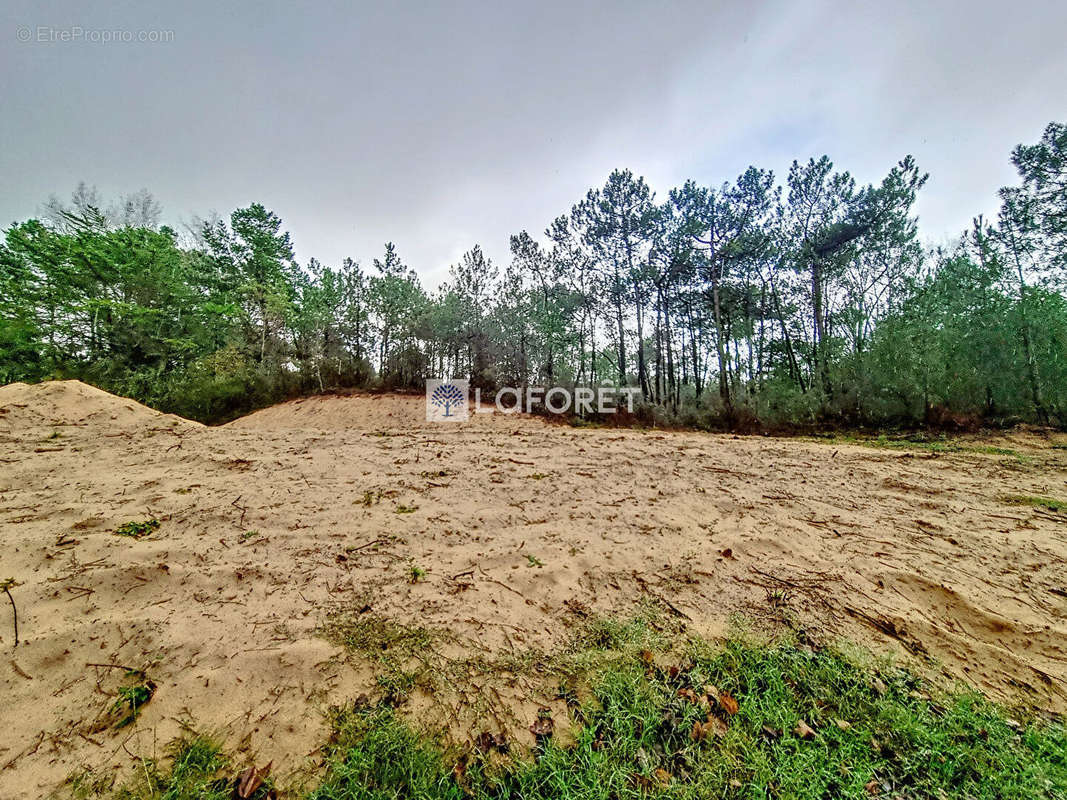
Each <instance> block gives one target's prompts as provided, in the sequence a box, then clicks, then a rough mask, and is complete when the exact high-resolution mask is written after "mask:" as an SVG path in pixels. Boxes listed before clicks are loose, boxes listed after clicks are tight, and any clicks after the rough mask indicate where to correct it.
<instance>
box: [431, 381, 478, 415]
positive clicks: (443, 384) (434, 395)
mask: <svg viewBox="0 0 1067 800" xmlns="http://www.w3.org/2000/svg"><path fill="white" fill-rule="evenodd" d="M467 383H468V382H467V381H460V380H454V381H442V380H428V381H426V421H427V422H464V421H466V420H467V419H468V417H469V414H468V409H467V390H468V386H467Z"/></svg>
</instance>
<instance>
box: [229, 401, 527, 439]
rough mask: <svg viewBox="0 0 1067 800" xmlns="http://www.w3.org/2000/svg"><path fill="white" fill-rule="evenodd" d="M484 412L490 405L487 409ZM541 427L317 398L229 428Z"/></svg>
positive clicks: (522, 417)
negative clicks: (449, 419) (433, 418)
mask: <svg viewBox="0 0 1067 800" xmlns="http://www.w3.org/2000/svg"><path fill="white" fill-rule="evenodd" d="M487 409H488V405H487ZM544 424H545V423H544V422H543V421H542V420H540V419H539V418H537V417H532V416H530V415H528V414H498V413H474V414H471V415H470V419H469V420H468V421H467V422H457V423H447V424H445V423H435V422H427V421H426V399H425V397H424V396H423V395H421V394H419V395H414V394H411V395H406V394H405V395H402V394H370V393H358V394H348V395H318V396H313V397H304V398H301V399H299V400H291V401H289V402H287V403H279V404H278V405H274V406H270V407H269V408H264V409H261V410H259V411H254V412H253V413H251V414H249V415H247V416H244V417H240V418H239V419H235V420H234V421H233V422H231V423H229V425H228V427H231V428H242V429H255V430H287V429H291V430H325V431H345V430H349V431H364V432H374V431H400V430H407V431H410V430H420V429H421V430H439V431H452V432H455V431H457V430H463V429H466V428H472V427H473V428H479V429H481V428H489V429H492V428H494V427H495V428H503V427H506V428H508V429H509V430H514V429H515V428H516V427H527V426H532V427H534V428H537V427H541V426H543V425H544Z"/></svg>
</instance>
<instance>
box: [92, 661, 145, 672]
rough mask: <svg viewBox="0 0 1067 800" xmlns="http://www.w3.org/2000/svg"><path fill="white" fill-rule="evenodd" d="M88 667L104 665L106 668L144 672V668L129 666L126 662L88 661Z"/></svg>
mask: <svg viewBox="0 0 1067 800" xmlns="http://www.w3.org/2000/svg"><path fill="white" fill-rule="evenodd" d="M85 666H87V667H103V668H104V669H124V670H126V671H127V672H136V673H139V674H141V675H143V674H144V670H140V669H137V668H135V667H128V666H126V665H125V664H94V663H92V662H86V664H85Z"/></svg>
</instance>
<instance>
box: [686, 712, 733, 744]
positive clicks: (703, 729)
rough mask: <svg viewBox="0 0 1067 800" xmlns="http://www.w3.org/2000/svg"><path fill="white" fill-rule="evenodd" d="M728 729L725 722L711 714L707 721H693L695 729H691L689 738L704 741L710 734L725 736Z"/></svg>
mask: <svg viewBox="0 0 1067 800" xmlns="http://www.w3.org/2000/svg"><path fill="white" fill-rule="evenodd" d="M726 730H727V729H726V723H725V722H723V721H722V720H721V719H719V718H718V717H715V716H712V715H710V714H709V715H708V721H707V722H701V721H700V720H697V721H696V722H694V723H693V730H692V731H690V733H689V738H690V739H692V740H693V741H694V742H702V741H704V740H705V739H707V738H708V737H709V736H725V735H726Z"/></svg>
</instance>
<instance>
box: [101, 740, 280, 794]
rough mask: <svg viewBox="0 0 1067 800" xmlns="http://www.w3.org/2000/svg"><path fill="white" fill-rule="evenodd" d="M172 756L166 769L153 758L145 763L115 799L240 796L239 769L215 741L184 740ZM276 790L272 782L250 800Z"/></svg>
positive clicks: (267, 782) (176, 747) (265, 784)
mask: <svg viewBox="0 0 1067 800" xmlns="http://www.w3.org/2000/svg"><path fill="white" fill-rule="evenodd" d="M170 756H171V758H170V766H169V768H168V769H166V770H163V769H161V768H160V765H159V764H158V763H157V762H156V761H154V760H152V759H146V760H144V761H142V762H141V765H140V767H139V768H138V769H137V770H136V771H135V776H134V779H133V781H132V782H131V783H129V784H127V785H125V786H123V787H122V788H120V789H119V790H118V791H117V792H115V793H114V794H113V795H112V796H113V798H114V800H231V798H233V797H236V796H237V794H236V788H235V787H236V784H237V776H236V774H235V770H234V768H233V765H232V763H231V762H230V759H229V758H227V757H226V755H225V754H224V753H223V750H222V747H221V745H220V744H219V742H217V741H216V740H215V739H213V738H211V737H209V736H203V735H199V736H193V737H190V738H187V739H183V740H180V741H178V742H176V743H175V744H174V745H173V746H172V748H171V753H170ZM272 790H273V784H272V783H271V781H270V780H269V779H268V780H267V781H266V782H265V783H264V784H263V785H262V786H260V787H259V788H258V789H256V791H255V792H253V793H252V794H251V795H250V796H249V797H248V800H265V798H267V797H270V796H272V795H271V792H272Z"/></svg>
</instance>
